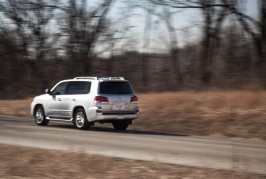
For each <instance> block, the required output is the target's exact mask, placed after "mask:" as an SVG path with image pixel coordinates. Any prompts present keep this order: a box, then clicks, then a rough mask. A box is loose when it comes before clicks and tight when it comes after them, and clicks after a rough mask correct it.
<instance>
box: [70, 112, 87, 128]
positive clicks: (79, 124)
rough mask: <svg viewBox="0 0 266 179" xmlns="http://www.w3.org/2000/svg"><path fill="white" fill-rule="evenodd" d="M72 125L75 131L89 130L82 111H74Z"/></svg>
mask: <svg viewBox="0 0 266 179" xmlns="http://www.w3.org/2000/svg"><path fill="white" fill-rule="evenodd" d="M73 123H74V125H75V127H76V128H77V129H81V130H85V129H89V128H90V123H89V122H88V120H87V116H86V113H85V111H84V109H82V108H79V109H77V110H76V111H75V114H74V118H73Z"/></svg>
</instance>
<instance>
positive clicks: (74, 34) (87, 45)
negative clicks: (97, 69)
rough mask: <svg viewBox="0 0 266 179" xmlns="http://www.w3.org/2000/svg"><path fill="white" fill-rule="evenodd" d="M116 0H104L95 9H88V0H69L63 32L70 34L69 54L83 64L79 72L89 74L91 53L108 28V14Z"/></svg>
mask: <svg viewBox="0 0 266 179" xmlns="http://www.w3.org/2000/svg"><path fill="white" fill-rule="evenodd" d="M113 1H114V0H104V1H103V2H102V3H101V4H100V5H99V6H97V7H96V8H95V9H93V10H88V8H87V1H86V0H82V1H81V2H80V3H77V1H76V0H69V3H68V4H69V5H68V8H66V16H67V17H66V18H65V25H64V26H63V28H62V29H63V32H64V33H65V34H66V35H67V36H68V38H67V39H68V42H67V54H68V55H69V57H70V59H71V60H72V61H75V63H76V64H81V66H82V67H83V68H82V70H81V71H80V72H78V73H82V74H87V73H89V72H90V68H91V59H89V55H91V53H92V51H93V48H94V45H95V43H96V42H97V40H98V38H99V36H100V34H102V32H103V31H104V29H106V25H107V23H106V20H107V15H108V12H109V10H110V7H111V5H112V3H113Z"/></svg>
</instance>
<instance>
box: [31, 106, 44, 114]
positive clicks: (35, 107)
mask: <svg viewBox="0 0 266 179" xmlns="http://www.w3.org/2000/svg"><path fill="white" fill-rule="evenodd" d="M38 106H41V107H42V108H43V112H44V114H45V110H44V107H43V105H42V104H41V103H37V104H35V106H34V108H33V115H34V114H35V112H36V109H37V107H38Z"/></svg>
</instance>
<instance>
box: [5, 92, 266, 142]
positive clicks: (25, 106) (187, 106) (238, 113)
mask: <svg viewBox="0 0 266 179" xmlns="http://www.w3.org/2000/svg"><path fill="white" fill-rule="evenodd" d="M138 97H139V104H140V109H141V116H140V118H139V119H137V120H135V121H134V123H133V125H131V126H130V127H129V130H130V129H133V130H142V131H156V132H166V133H173V134H181V135H183V134H187V135H200V136H215V137H229V138H248V139H260V140H266V130H265V128H266V120H265V119H266V92H264V91H205V92H163V93H142V94H139V95H138ZM31 101H32V98H28V99H23V100H0V114H1V115H11V116H21V117H31V116H30V114H29V111H30V103H31ZM96 125H97V124H96ZM110 127H111V126H110Z"/></svg>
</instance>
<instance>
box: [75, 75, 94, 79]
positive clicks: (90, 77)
mask: <svg viewBox="0 0 266 179" xmlns="http://www.w3.org/2000/svg"><path fill="white" fill-rule="evenodd" d="M74 79H89V80H97V77H93V76H79V77H75V78H74Z"/></svg>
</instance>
